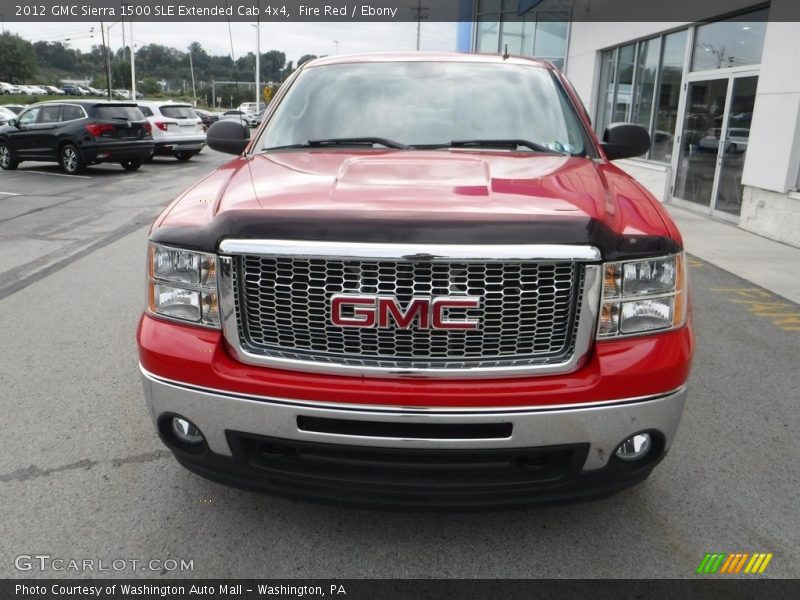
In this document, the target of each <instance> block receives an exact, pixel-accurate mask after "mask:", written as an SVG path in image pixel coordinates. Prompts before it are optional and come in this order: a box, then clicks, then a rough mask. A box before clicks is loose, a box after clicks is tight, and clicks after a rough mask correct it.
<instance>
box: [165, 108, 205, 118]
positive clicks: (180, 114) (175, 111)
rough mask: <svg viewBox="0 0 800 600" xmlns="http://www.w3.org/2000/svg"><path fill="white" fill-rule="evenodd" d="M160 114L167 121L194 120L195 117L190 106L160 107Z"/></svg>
mask: <svg viewBox="0 0 800 600" xmlns="http://www.w3.org/2000/svg"><path fill="white" fill-rule="evenodd" d="M161 114H162V115H164V116H165V117H167V118H168V119H196V118H197V115H196V114H194V111H193V110H192V107H191V106H170V105H166V106H164V105H162V106H161Z"/></svg>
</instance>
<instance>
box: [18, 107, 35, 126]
mask: <svg viewBox="0 0 800 600" xmlns="http://www.w3.org/2000/svg"><path fill="white" fill-rule="evenodd" d="M39 110H40V107H39V106H36V107H34V108H29V109H28V110H26V111H25V112H24V113H22V114H20V116H19V119H18V121H17V122H18V123H19V124H20V125H30V124H31V123H35V122H36V117H38V116H39Z"/></svg>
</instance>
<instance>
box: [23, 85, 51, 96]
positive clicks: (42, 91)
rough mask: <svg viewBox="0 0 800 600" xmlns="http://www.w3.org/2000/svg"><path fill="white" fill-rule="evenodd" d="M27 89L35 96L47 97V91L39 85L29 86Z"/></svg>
mask: <svg viewBox="0 0 800 600" xmlns="http://www.w3.org/2000/svg"><path fill="white" fill-rule="evenodd" d="M27 88H28V89H29V90H31V92H33V95H34V96H46V95H47V90H46V89H44V88H43V87H41V86H39V85H29V86H27Z"/></svg>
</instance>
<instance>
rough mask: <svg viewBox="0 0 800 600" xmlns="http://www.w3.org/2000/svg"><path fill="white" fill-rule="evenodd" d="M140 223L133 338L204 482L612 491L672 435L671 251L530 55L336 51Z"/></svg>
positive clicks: (339, 498)
mask: <svg viewBox="0 0 800 600" xmlns="http://www.w3.org/2000/svg"><path fill="white" fill-rule="evenodd" d="M208 143H209V146H210V147H211V148H215V149H217V150H222V151H226V152H229V153H231V154H235V155H237V158H235V159H234V160H232V161H231V162H229V163H227V164H225V165H223V166H221V167H220V168H218V169H217V170H216V171H214V172H213V173H211V174H210V175H208V176H207V177H205V178H204V179H203V180H202V181H200V182H198V183H197V184H196V185H194V186H192V187H191V188H189V189H188V190H186V191H185V192H184V193H183V194H181V195H180V196H179V197H178V198H177V199H176V200H175V201H174V202H173V203H172V204H171V205H170V206H169V207H168V208H167V209H166V210H165V211H164V212H163V213H162V215H161V216H160V217H159V218H158V219H157V221H156V222H155V224H154V225H153V228H152V231H151V233H150V239H149V248H148V278H147V281H148V301H147V308H146V311H145V314H144V315H143V316H142V319H141V323H140V326H139V330H138V343H139V356H140V366H141V372H142V375H143V381H144V389H145V396H146V398H147V403H148V407H149V410H150V412H151V415H152V418H153V420H154V422H155V425H156V427H157V429H158V432H159V434H160V436H161V438H162V440H163V441H164V443H165V444H166V445H167V446H168V447H169V448H170V449H171V450H172V452H173V453H174V455H175V457H176V458H177V459H178V461H180V463H181V464H182V465H184V466H185V467H187V468H188V469H190V470H192V471H194V472H196V473H199V474H200V475H203V476H205V477H208V478H210V479H214V480H218V481H223V482H226V483H230V484H233V485H239V486H244V487H250V488H255V489H260V490H263V491H269V492H271V493H275V494H281V495H288V496H293V497H304V498H313V499H317V500H321V501H327V502H333V503H339V504H369V505H372V506H387V507H416V508H420V507H425V508H442V507H448V508H454V507H455V508H484V507H505V508H509V507H517V506H523V505H528V504H532V503H543V502H562V501H567V500H573V499H584V498H597V497H605V496H608V495H611V494H613V493H615V492H617V491H619V490H621V489H624V488H626V487H628V486H631V485H633V484H635V483H638V482H640V481H642V480H644V479H645V478H646V477H647V476H648V475H649V474H650V472H651V471H652V469H653V467H654V466H655V465H656V464H657V463H658V462H659V461H660V460H661V459H662V458H663V457H664V456H665V453H666V452H667V450H668V448H669V446H670V443H671V442H672V440H673V438H674V436H675V433H676V429H677V427H678V423H679V421H680V417H681V413H682V411H683V405H684V401H685V395H686V381H687V378H688V375H689V369H690V362H691V357H692V349H693V337H692V331H691V326H690V320H689V307H688V305H689V299H688V289H687V280H686V265H685V260H684V254H683V248H682V242H681V238H680V234H679V233H678V231H677V229H676V228H675V225H674V224H673V223H672V221H671V220H670V218H669V216H668V215H667V213H666V211H665V210H664V209H663V208H662V207H661V206H660V205H659V203H658V202H657V201H656V200H655V199H653V198H652V197H651V196H650V195H649V194H648V193H647V191H645V189H644V188H643V187H642V186H641V185H639V184H638V183H636V182H635V181H634V180H633V179H631V177H629V176H628V175H626V174H625V173H624V172H622V171H621V170H620V169H619V168H617V167H616V166H614V165H613V164H612V163H611V162H610V160H611V159H616V158H622V157H626V156H637V155H640V154H642V153H644V152H646V151H647V149H648V148H649V144H650V140H649V136H648V135H647V133H646V131H644V130H643V129H642V128H640V127H637V126H635V125H630V124H614V125H611V126H609V127H608V128H607V129H606V131H605V132H604V136H603V140H602V141H601V140H598V139H597V138H596V137H595V136H594V134H593V133H592V129H591V125H590V122H589V119H588V117H587V115H586V111H585V109H584V108H583V105H582V104H581V103H580V101H579V100H578V97H577V95H576V94H575V92H574V90H573V89H572V87H571V85H570V84H569V82H568V81H567V80H566V79H565V78H564V77H563V75H562V74H561V73H560V72H558V71H557V70H556V69H554V68H553V67H552V66H550V65H549V64H548V63H545V62H540V61H536V60H531V59H523V58H516V57H508V56H487V55H475V54H426V53H414V54H404V55H398V54H373V55H353V56H335V57H328V58H322V59H318V60H314V61H311V62H309V63H306V64H305V65H303V67H302V68H300V69H298V70H297V71H296V72H295V73H294V74H293V75H292V76H291V77H290V78H289V80H287V82H286V83H285V84H284V85H283V86H282V88H281V90H280V91H279V92H278V94H277V95H276V97H275V99H274V100H273V101H272V103H271V104H270V106H269V108H268V111H267V114H266V115H265V118H264V124H263V125H262V126H261V128H260V129H259V131H258V132H257V133H256V134H255V136H254V138H253V139H250V133H249V131H248V128H247V127H245V126H243V125H242V124H241V123H239V122H237V121H220V122H219V123H216V124H214V125H212V127H211V128H210V130H209V132H208Z"/></svg>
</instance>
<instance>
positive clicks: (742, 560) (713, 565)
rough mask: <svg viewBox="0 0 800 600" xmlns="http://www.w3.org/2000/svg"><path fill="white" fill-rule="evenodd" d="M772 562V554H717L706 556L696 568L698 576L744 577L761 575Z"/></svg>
mask: <svg viewBox="0 0 800 600" xmlns="http://www.w3.org/2000/svg"><path fill="white" fill-rule="evenodd" d="M771 560H772V552H770V553H769V554H766V553H762V552H755V553H753V554H750V553H749V552H733V553H731V554H727V553H724V552H717V553H713V554H706V555H705V556H704V557H703V560H702V561H701V562H700V566H699V567H697V573H698V574H699V575H715V574H716V575H720V574H727V575H735V574H739V573H743V574H746V575H756V574H761V573H763V572H764V571H766V569H767V565H768V564H769V561H771Z"/></svg>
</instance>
